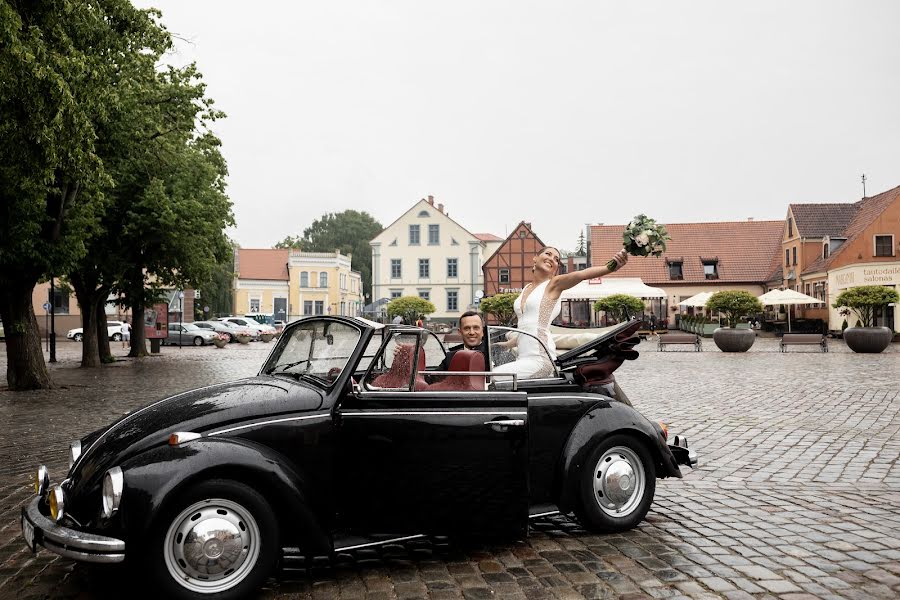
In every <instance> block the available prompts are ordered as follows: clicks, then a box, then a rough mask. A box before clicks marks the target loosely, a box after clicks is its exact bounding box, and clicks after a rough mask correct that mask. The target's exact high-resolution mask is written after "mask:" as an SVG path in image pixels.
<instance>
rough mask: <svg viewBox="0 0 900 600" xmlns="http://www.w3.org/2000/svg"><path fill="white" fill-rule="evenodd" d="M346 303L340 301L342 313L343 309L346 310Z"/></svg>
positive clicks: (342, 312)
mask: <svg viewBox="0 0 900 600" xmlns="http://www.w3.org/2000/svg"><path fill="white" fill-rule="evenodd" d="M346 307H347V303H346V302H341V314H344V311H345V310H347V308H346Z"/></svg>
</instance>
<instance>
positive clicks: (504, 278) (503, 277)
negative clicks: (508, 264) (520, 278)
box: [500, 269, 509, 283]
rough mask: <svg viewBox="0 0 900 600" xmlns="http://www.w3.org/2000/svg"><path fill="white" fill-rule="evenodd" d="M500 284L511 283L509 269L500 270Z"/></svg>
mask: <svg viewBox="0 0 900 600" xmlns="http://www.w3.org/2000/svg"><path fill="white" fill-rule="evenodd" d="M500 283H509V269H500Z"/></svg>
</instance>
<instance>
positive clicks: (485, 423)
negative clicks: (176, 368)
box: [21, 316, 697, 598]
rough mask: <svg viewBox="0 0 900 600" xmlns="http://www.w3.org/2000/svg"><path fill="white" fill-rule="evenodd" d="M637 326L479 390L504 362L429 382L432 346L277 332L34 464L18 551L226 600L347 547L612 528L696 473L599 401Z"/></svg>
mask: <svg viewBox="0 0 900 600" xmlns="http://www.w3.org/2000/svg"><path fill="white" fill-rule="evenodd" d="M637 327H639V323H637V322H632V323H624V324H622V325H621V326H618V327H615V328H613V329H612V330H610V332H608V333H607V334H605V335H603V336H601V337H600V338H598V339H596V340H594V341H592V342H591V343H589V344H585V345H584V346H580V347H579V348H576V349H575V350H572V351H569V352H567V353H565V354H563V355H561V356H559V357H558V358H557V360H556V363H555V365H556V368H555V371H556V372H555V373H554V374H553V376H552V377H547V378H543V379H535V380H517V379H516V378H515V377H512V376H503V375H499V374H496V375H491V374H490V368H491V365H492V364H493V363H495V362H500V361H502V360H503V355H502V354H501V353H499V352H500V350H499V347H495V346H494V344H490V345H488V346H487V362H485V355H484V354H482V353H481V352H476V351H470V350H460V351H457V352H456V353H455V355H454V357H453V359H452V360H451V363H450V370H449V371H446V372H440V371H436V370H435V369H436V366H437V365H439V364H440V362H441V361H442V360H443V359H444V356H445V348H444V346H443V344H442V343H441V342H440V341H439V339H438V338H437V337H436V336H435V335H434V334H433V333H431V332H429V331H426V330H423V329H420V328H415V327H409V326H391V325H387V326H385V325H381V324H378V323H374V322H372V321H368V320H364V319H361V318H355V317H354V318H351V317H327V316H316V317H310V318H307V319H302V320H299V321H295V322H293V323H291V324H290V325H288V326H287V328H286V329H285V331H284V333H283V335H282V336H281V338H280V340H279V341H278V342H277V344H276V345H275V347H274V349H273V350H272V352H271V354H270V355H269V357H268V358H267V359H266V361H265V363H264V364H263V366H262V369H261V370H260V372H259V374H258V375H257V376H255V377H249V378H247V379H242V380H238V381H233V382H230V383H223V384H219V385H213V386H210V387H205V388H201V389H198V390H194V391H190V392H186V393H181V394H178V395H176V396H173V397H171V398H168V399H165V400H161V401H159V402H156V403H154V404H151V405H149V406H147V407H145V408H143V409H140V410H136V411H134V412H132V413H130V414H128V415H126V416H124V417H123V418H121V419H120V420H119V421H118V422H116V423H114V424H112V425H111V426H109V427H106V428H104V429H101V430H99V431H96V432H94V433H91V434H89V435H87V436H85V437H84V438H82V439H81V440H78V441H76V442H73V443H72V444H71V446H70V458H71V466H70V468H69V471H68V474H66V475H65V476H64V477H58V478H57V481H59V480H62V483H56V484H53V485H51V478H50V475H49V474H48V472H47V469H46V468H45V467H44V466H41V467H39V468H38V470H37V473H36V476H35V491H36V494H37V496H36V497H35V498H34V499H33V500H31V502H30V503H29V504H28V505H27V507H25V508H23V509H22V523H21V524H22V530H23V536H24V538H25V542H26V544H27V545H28V547H29V548H31V549H32V550H34V549H36V548H37V547H39V546H43V547H45V548H47V549H49V550H51V551H52V552H55V553H57V554H60V555H62V556H65V557H68V558H72V559H75V560H81V561H87V562H102V563H115V562H122V561H124V560H125V558H126V557H129V561H131V562H132V564H134V565H139V567H140V569H141V575H142V576H143V577H144V578H145V581H147V582H148V583H150V582H152V583H153V584H154V585H157V586H159V587H160V588H162V589H161V590H160V592H161V596H160V597H165V598H202V597H205V596H207V595H213V594H215V595H216V597H217V598H222V597H228V598H244V597H248V596H250V595H251V594H252V593H253V590H255V589H256V588H257V587H258V586H259V585H260V584H261V583H262V582H263V581H264V580H265V578H266V577H267V576H268V574H269V572H270V571H271V570H272V568H273V567H274V566H275V565H276V564H277V563H278V562H279V561H281V562H282V563H290V562H292V561H297V560H301V559H302V557H307V558H310V557H316V556H323V555H331V554H334V553H336V552H340V551H341V550H346V549H348V548H351V547H360V546H365V545H369V544H372V545H375V544H384V543H389V542H392V541H394V542H395V541H397V540H400V539H407V540H408V539H411V538H415V537H418V536H423V535H427V534H448V533H449V534H453V535H454V536H458V537H461V538H464V537H465V536H467V535H472V534H474V535H479V536H483V535H505V536H511V537H513V538H521V537H522V536H525V535H526V534H527V530H528V521H529V518H530V516H537V515H545V514H548V513H552V512H554V511H562V512H569V511H574V512H575V514H576V515H577V517H578V519H579V520H580V521H581V522H582V523H583V524H584V525H585V526H586V527H588V528H590V529H591V530H595V531H603V532H617V531H623V530H626V529H630V528H632V527H635V526H636V525H637V524H638V523H640V522H641V520H643V518H644V516H645V515H646V513H647V511H648V509H649V508H650V504H651V502H652V501H653V496H654V492H655V489H656V481H657V479H658V478H665V477H681V476H682V474H681V471H680V469H679V465H690V466H693V465H694V464H696V462H697V459H696V455H695V454H694V452H693V450H688V448H687V442H685V441H684V440H683V439H680V438H678V437H677V436H676V438H675V440H676V442H675V443H673V444H671V445H669V444H667V437H668V434H667V431H666V429H665V428H664V426H662V425H661V424H658V423H652V422H650V421H649V420H647V419H646V418H645V417H644V416H642V415H641V414H640V413H638V412H637V411H636V410H635V409H634V408H633V407H631V406H630V405H629V404H627V403H626V401H625V399H624V397H623V398H619V399H617V396H616V393H615V392H613V391H612V390H613V389H614V388H616V387H617V386H614V385H613V383H612V381H613V376H612V372H613V371H614V370H615V368H616V367H617V366H619V365H620V364H621V363H622V361H624V360H626V359H633V358H636V356H637V352H636V351H635V350H633V346H634V344H636V343H638V341H639V340H638V339H637V338H636V337H635V336H634V332H635V331H636V328H637ZM509 332H510V330H508V329H503V328H500V329H498V331H497V332H491V331H490V330H489V334H490V336H491V338H490V339H494V338H495V337H497V338H499V337H502V336H504V335H507V334H508V333H509ZM516 333H518V335H520V336H521V335H528V334H527V333H525V332H516ZM534 341H536V342H537V343H540V341H539V340H537V339H536V338H535V339H534ZM495 350H496V351H497V353H496V354H495ZM413 357H416V360H413ZM606 391H609V392H610V394H611V395H607V394H606ZM301 564H302V563H301Z"/></svg>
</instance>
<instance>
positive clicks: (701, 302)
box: [678, 292, 713, 308]
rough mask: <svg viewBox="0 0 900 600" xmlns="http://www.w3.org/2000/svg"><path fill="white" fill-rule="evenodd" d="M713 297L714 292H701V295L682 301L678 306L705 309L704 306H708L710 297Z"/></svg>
mask: <svg viewBox="0 0 900 600" xmlns="http://www.w3.org/2000/svg"><path fill="white" fill-rule="evenodd" d="M712 295H713V293H712V292H700V293H699V294H694V295H693V296H691V297H690V298H688V299H687V300H682V301H681V302H679V303H678V306H693V307H700V308H703V307H704V306H706V301H707V300H709V297H710V296H712Z"/></svg>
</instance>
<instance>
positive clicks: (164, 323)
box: [144, 303, 169, 340]
mask: <svg viewBox="0 0 900 600" xmlns="http://www.w3.org/2000/svg"><path fill="white" fill-rule="evenodd" d="M144 337H146V338H147V339H148V340H153V339H165V338H167V337H169V305H168V304H165V303H161V304H154V305H153V306H152V307H151V308H145V309H144Z"/></svg>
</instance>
